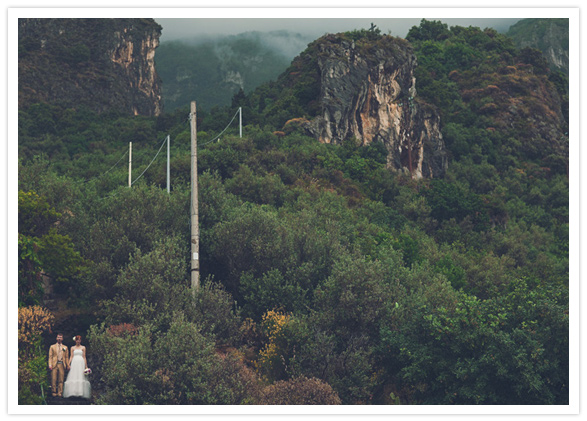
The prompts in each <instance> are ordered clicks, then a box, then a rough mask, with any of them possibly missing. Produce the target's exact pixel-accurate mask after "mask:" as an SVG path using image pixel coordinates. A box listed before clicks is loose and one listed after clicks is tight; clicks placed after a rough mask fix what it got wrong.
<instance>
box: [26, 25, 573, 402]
mask: <svg viewBox="0 0 587 421" xmlns="http://www.w3.org/2000/svg"><path fill="white" fill-rule="evenodd" d="M338 36H339V37H340V39H350V40H353V41H354V42H355V43H356V45H357V46H359V47H360V48H362V49H364V51H369V50H370V49H371V48H374V47H373V46H374V45H375V44H379V45H382V44H383V45H384V44H386V43H389V42H390V39H388V38H386V37H389V36H388V35H382V34H380V33H378V32H377V31H365V30H358V31H351V32H348V33H345V34H339V35H338ZM407 41H408V42H409V43H410V45H411V47H410V48H413V51H414V54H415V55H416V57H417V60H418V64H419V65H418V67H417V69H416V74H415V77H416V81H417V85H416V87H417V91H418V96H419V97H421V98H422V101H425V102H426V103H428V104H430V106H434V107H436V108H437V109H438V111H439V113H440V118H441V130H442V135H443V138H444V141H445V142H446V147H447V150H448V152H447V153H448V169H447V172H446V174H445V175H444V177H442V178H434V179H426V178H422V179H414V178H412V177H411V176H410V174H405V173H398V172H393V171H390V170H389V169H388V168H387V158H386V157H387V150H386V149H385V147H384V145H383V144H382V143H380V142H372V143H370V144H368V145H364V146H361V145H360V142H358V141H357V139H354V138H349V139H346V140H345V141H344V142H342V143H341V144H339V145H335V144H326V143H320V142H318V141H316V140H315V139H314V138H313V137H311V136H308V134H307V132H306V131H305V130H304V128H303V127H302V126H300V125H299V124H295V122H296V120H294V121H289V120H292V119H301V118H306V119H308V118H310V117H312V116H314V115H316V113H317V111H318V110H319V109H320V106H321V105H320V104H319V103H318V104H317V103H315V102H312V101H314V100H315V96H314V94H315V93H316V88H317V87H316V86H315V84H314V82H315V80H313V79H311V78H310V79H307V78H304V77H302V76H304V75H305V73H304V69H303V68H301V67H300V66H301V64H300V63H309V62H310V61H311V60H312V59H313V57H314V56H313V54H314V52H315V51H314V50H313V46H312V45H310V47H309V48H308V50H306V51H305V52H304V53H302V55H301V56H300V57H299V58H298V59H296V61H294V63H293V64H292V66H293V67H290V68H289V69H288V70H286V72H284V73H283V74H282V75H281V76H280V77H279V78H278V79H277V81H275V82H270V83H268V84H265V85H262V86H261V87H259V88H258V89H256V90H255V91H253V92H250V93H248V94H245V93H243V92H241V93H239V94H237V95H235V96H234V97H233V98H232V107H226V108H216V109H214V110H213V111H211V112H198V121H197V124H198V143H199V150H198V171H199V204H200V208H199V215H200V261H201V277H202V287H201V288H200V289H199V290H198V291H196V292H195V295H192V292H193V291H190V289H189V286H190V271H189V262H190V260H189V259H190V225H189V224H190V209H189V203H190V186H189V179H190V178H189V177H190V127H189V123H188V112H189V110H188V109H187V107H182V108H179V109H177V110H176V111H174V112H167V113H164V114H162V115H160V116H158V117H141V116H136V117H129V116H126V115H122V114H117V113H115V112H110V113H102V114H96V113H95V112H93V111H91V110H89V109H85V108H82V107H80V108H78V109H72V108H63V107H59V106H55V105H53V106H51V105H47V104H35V105H32V106H30V107H28V108H26V109H22V110H21V111H20V112H19V279H18V282H19V296H18V299H19V329H20V330H19V332H22V335H19V352H20V353H21V359H20V360H19V403H21V404H24V403H42V398H41V388H40V386H41V385H43V386H44V387H45V389H44V390H45V391H46V386H47V380H46V378H47V376H46V375H45V373H46V369H45V361H44V358H45V355H46V353H45V350H46V348H42V346H46V345H47V344H49V343H51V342H52V341H53V340H54V335H53V334H49V333H47V332H48V331H47V329H48V326H49V325H52V326H53V331H56V330H60V331H62V332H64V336H65V343H66V345H68V346H69V345H73V343H71V339H68V338H71V337H72V336H73V335H74V334H81V335H82V337H83V338H84V344H85V345H86V346H87V347H88V365H89V366H90V367H91V368H92V370H93V372H94V373H93V374H92V376H91V382H92V388H93V398H92V403H94V404H225V405H228V404H393V405H397V404H416V405H434V404H481V405H491V404H498V405H509V404H516V405H522V404H527V405H553V404H568V402H569V353H568V344H569V330H568V329H569V305H568V298H569V297H568V291H569V289H568V285H569V258H568V250H569V246H568V245H569V241H568V235H569V224H568V222H569V179H568V136H567V132H568V128H567V127H568V104H567V101H568V96H565V95H566V93H567V92H568V80H567V78H566V77H565V76H564V75H563V74H561V73H557V72H553V71H551V70H549V68H548V65H547V64H546V62H545V60H544V58H543V56H542V55H541V54H540V52H538V51H537V50H533V49H529V48H526V49H521V50H519V49H516V47H515V46H514V43H513V41H512V40H511V39H510V38H508V37H506V36H504V35H500V34H498V33H497V32H495V31H493V30H491V29H486V30H481V29H479V28H473V27H468V28H464V27H452V28H448V27H447V26H446V25H444V24H441V23H440V22H430V21H425V20H423V21H422V22H421V24H420V25H419V26H417V27H414V28H412V29H411V30H410V32H409V34H408V36H407ZM394 42H395V41H394ZM318 44H319V42H318V43H316V44H313V45H314V46H316V45H318ZM295 66H298V67H297V68H296V67H295ZM295 72H298V73H295ZM292 73H294V75H293V78H292ZM318 90H319V87H318ZM194 99H195V100H197V99H198V98H194ZM278 103H279V104H280V106H279V107H275V106H274V105H275V104H278ZM239 106H241V107H243V110H244V113H243V114H244V116H243V117H244V124H245V127H244V130H243V137H242V138H240V137H239V136H238V128H237V126H236V125H235V124H234V123H233V125H232V126H231V128H230V129H229V130H228V131H227V132H226V133H225V134H224V135H223V136H221V137H220V139H218V141H214V142H211V140H212V139H214V137H215V136H216V135H217V134H218V133H219V132H220V131H221V130H223V129H224V128H225V126H226V125H227V124H228V122H229V121H230V120H231V118H232V117H233V115H234V113H235V111H236V109H237V107H239ZM284 121H285V123H287V122H288V121H289V124H284ZM298 121H299V120H298ZM167 135H170V138H171V186H172V188H171V192H170V194H168V193H167V191H166V189H165V186H166V166H165V159H164V155H165V154H164V152H163V151H162V152H161V153H160V154H159V155H158V156H157V158H156V159H154V160H153V158H154V157H155V156H156V153H157V151H158V150H160V148H161V147H162V146H163V143H162V142H163V140H164V139H165V137H166V136H167ZM129 141H132V142H133V152H132V154H133V176H132V179H133V185H132V187H131V188H129V187H128V167H127V162H128V155H127V153H128V142H129ZM152 160H153V164H152V165H151V166H150V167H149V169H148V170H147V171H145V172H144V174H143V175H142V176H141V177H140V178H138V177H139V175H140V174H141V173H142V172H143V170H145V169H146V168H147V166H148V165H149V163H150V162H151V161H152ZM49 287H50V288H51V290H50V289H49ZM50 300H51V301H50ZM48 303H50V305H48ZM44 307H50V308H49V309H48V310H46V309H44ZM43 341H45V342H43ZM41 349H42V352H41Z"/></svg>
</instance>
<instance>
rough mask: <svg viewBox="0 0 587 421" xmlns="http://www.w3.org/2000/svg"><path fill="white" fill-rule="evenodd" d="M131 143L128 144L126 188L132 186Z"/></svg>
mask: <svg viewBox="0 0 587 421" xmlns="http://www.w3.org/2000/svg"><path fill="white" fill-rule="evenodd" d="M131 174H132V142H128V187H129V188H130V186H131V184H132V178H131Z"/></svg>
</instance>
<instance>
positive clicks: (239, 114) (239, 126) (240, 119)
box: [238, 107, 243, 138]
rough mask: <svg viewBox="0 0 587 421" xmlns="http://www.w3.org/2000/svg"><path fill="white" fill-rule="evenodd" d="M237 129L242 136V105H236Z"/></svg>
mask: <svg viewBox="0 0 587 421" xmlns="http://www.w3.org/2000/svg"><path fill="white" fill-rule="evenodd" d="M238 129H239V135H240V137H241V138H242V137H243V107H238Z"/></svg>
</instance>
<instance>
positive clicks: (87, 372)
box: [84, 368, 92, 376]
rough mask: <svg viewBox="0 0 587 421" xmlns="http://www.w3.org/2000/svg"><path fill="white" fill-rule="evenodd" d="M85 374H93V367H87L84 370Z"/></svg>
mask: <svg viewBox="0 0 587 421" xmlns="http://www.w3.org/2000/svg"><path fill="white" fill-rule="evenodd" d="M84 374H85V375H86V376H89V375H90V374H92V369H91V368H86V369H85V370H84Z"/></svg>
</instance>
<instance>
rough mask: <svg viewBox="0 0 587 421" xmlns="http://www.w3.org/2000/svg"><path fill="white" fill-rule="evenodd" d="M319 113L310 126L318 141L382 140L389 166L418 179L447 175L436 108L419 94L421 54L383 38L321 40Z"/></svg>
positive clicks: (332, 36) (405, 45)
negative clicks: (357, 41) (365, 43)
mask: <svg viewBox="0 0 587 421" xmlns="http://www.w3.org/2000/svg"><path fill="white" fill-rule="evenodd" d="M316 47H317V60H316V62H317V65H318V67H319V73H320V97H319V103H320V111H319V112H318V115H317V116H316V117H315V118H314V119H312V120H311V121H310V122H308V123H307V124H306V126H305V127H306V130H307V131H308V132H309V133H310V134H311V135H313V136H315V137H316V138H317V139H318V140H319V141H321V142H325V143H341V142H342V141H343V140H345V139H348V138H353V137H354V138H356V139H358V140H360V141H361V143H362V144H363V145H368V144H369V143H371V142H383V143H384V144H385V146H386V148H387V150H388V156H387V166H388V168H390V169H393V170H397V171H402V172H406V173H409V174H411V175H412V177H414V178H422V177H426V178H430V177H438V176H442V175H443V174H444V173H445V172H446V168H447V157H446V152H445V146H444V142H443V139H442V135H441V133H440V127H439V126H440V117H439V115H438V113H437V112H436V110H435V109H434V108H433V107H432V106H430V105H428V104H425V103H423V102H420V101H419V100H418V99H417V98H416V80H415V77H414V69H415V67H416V57H415V56H414V54H413V52H412V49H411V47H410V46H409V44H408V43H407V42H406V41H404V40H401V39H398V38H393V37H389V36H383V37H382V38H381V41H379V42H377V43H374V44H373V45H371V46H369V47H368V48H365V47H364V46H361V47H359V46H358V45H357V44H355V42H354V41H352V40H346V39H344V38H342V37H341V36H340V35H328V36H326V37H323V38H321V39H319V40H318V41H316Z"/></svg>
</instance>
